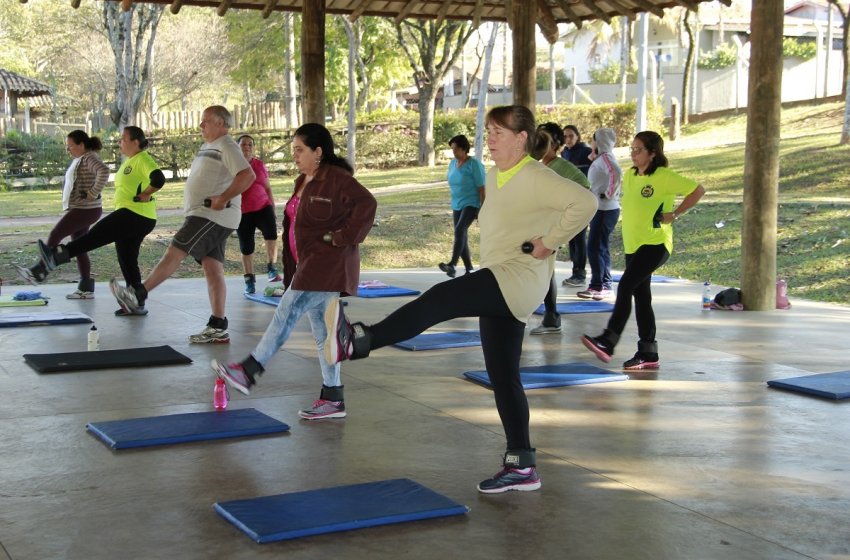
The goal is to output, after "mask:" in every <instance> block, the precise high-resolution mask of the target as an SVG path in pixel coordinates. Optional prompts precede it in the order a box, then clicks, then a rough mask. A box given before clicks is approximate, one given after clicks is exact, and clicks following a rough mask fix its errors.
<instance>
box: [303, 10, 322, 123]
mask: <svg viewBox="0 0 850 560" xmlns="http://www.w3.org/2000/svg"><path fill="white" fill-rule="evenodd" d="M301 10H302V14H301V69H302V74H301V91H302V93H303V94H304V95H303V96H302V99H301V103H302V104H303V106H304V107H303V114H304V120H305V121H306V122H312V123H318V124H321V125H322V126H324V124H325V110H326V101H325V13H326V8H325V3H324V2H304V4H303V6H302V8H301Z"/></svg>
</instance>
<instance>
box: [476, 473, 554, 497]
mask: <svg viewBox="0 0 850 560" xmlns="http://www.w3.org/2000/svg"><path fill="white" fill-rule="evenodd" d="M540 484H541V483H540V476H538V474H537V469H536V468H535V467H528V468H525V469H515V468H513V467H508V466H505V467H503V468H502V470H500V471H499V472H497V473H496V474H494V475H493V477H492V478H488V479H487V480H482V481H481V482H479V483H478V491H479V492H482V493H484V494H499V493H501V492H508V491H510V490H518V491H520V492H530V491H531V490H537V489H538V488H540Z"/></svg>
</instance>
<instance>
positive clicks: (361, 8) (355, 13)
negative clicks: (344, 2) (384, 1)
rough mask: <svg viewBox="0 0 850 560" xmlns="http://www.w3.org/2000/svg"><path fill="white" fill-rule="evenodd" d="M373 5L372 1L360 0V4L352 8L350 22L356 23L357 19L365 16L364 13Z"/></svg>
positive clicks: (357, 3) (355, 4)
mask: <svg viewBox="0 0 850 560" xmlns="http://www.w3.org/2000/svg"><path fill="white" fill-rule="evenodd" d="M370 3H371V0H360V1H359V2H355V3H354V5H353V6H352V7H351V13H350V14H348V21H350V22H351V23H354V22H355V21H357V19H358V18H359V17H360V16H362V15H363V12H365V11H366V8H367V7H368V6H369V4H370Z"/></svg>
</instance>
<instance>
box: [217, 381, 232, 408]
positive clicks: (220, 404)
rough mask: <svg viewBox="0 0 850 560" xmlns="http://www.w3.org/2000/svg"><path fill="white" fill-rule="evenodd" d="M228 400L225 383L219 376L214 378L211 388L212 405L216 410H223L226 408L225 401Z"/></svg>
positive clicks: (228, 395)
mask: <svg viewBox="0 0 850 560" xmlns="http://www.w3.org/2000/svg"><path fill="white" fill-rule="evenodd" d="M229 401H230V394H228V392H227V385H226V384H225V383H224V379H222V378H221V377H216V378H215V388H214V389H213V407H214V408H215V409H216V410H224V409H226V408H227V403H228V402H229Z"/></svg>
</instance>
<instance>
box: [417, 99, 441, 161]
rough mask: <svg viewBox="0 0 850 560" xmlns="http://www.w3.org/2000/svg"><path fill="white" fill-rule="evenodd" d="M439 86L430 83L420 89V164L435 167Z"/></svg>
mask: <svg viewBox="0 0 850 560" xmlns="http://www.w3.org/2000/svg"><path fill="white" fill-rule="evenodd" d="M436 100H437V88H435V87H434V86H433V85H431V84H428V85H426V86H425V87H423V88H422V89H420V90H419V165H426V166H428V167H434V106H435V105H436Z"/></svg>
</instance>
